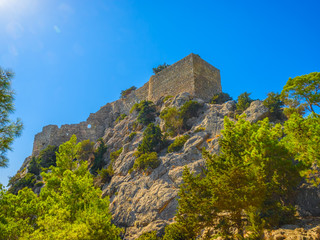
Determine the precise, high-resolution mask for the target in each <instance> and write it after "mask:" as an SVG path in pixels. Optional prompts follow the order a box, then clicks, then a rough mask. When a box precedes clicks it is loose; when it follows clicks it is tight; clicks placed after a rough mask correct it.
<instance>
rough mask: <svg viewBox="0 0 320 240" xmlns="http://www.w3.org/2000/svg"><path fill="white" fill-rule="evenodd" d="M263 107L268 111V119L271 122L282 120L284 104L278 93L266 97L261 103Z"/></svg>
mask: <svg viewBox="0 0 320 240" xmlns="http://www.w3.org/2000/svg"><path fill="white" fill-rule="evenodd" d="M263 105H264V106H266V107H267V108H268V109H269V112H270V113H269V115H268V117H269V119H270V120H271V121H273V120H276V119H281V118H283V111H282V107H283V106H284V103H283V102H282V101H281V99H280V94H279V93H274V92H270V93H268V97H267V98H266V99H265V100H264V101H263Z"/></svg>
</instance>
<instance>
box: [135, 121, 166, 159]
mask: <svg viewBox="0 0 320 240" xmlns="http://www.w3.org/2000/svg"><path fill="white" fill-rule="evenodd" d="M161 145H162V133H161V130H160V128H159V126H157V125H155V124H154V123H150V124H149V125H148V127H147V128H146V129H145V130H144V132H143V139H142V143H141V144H139V146H138V155H141V154H144V153H150V152H156V151H157V150H159V149H160V148H161Z"/></svg>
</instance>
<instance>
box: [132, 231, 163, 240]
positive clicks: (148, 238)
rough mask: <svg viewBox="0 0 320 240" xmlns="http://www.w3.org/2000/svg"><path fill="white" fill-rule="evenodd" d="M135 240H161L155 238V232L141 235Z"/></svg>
mask: <svg viewBox="0 0 320 240" xmlns="http://www.w3.org/2000/svg"><path fill="white" fill-rule="evenodd" d="M137 240H161V238H159V237H157V231H152V232H147V233H143V234H142V235H140V237H138V238H137Z"/></svg>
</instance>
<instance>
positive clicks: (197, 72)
mask: <svg viewBox="0 0 320 240" xmlns="http://www.w3.org/2000/svg"><path fill="white" fill-rule="evenodd" d="M193 74H194V78H195V80H194V88H195V93H194V95H195V96H196V97H199V98H201V99H203V100H205V101H209V100H210V99H211V98H212V96H213V95H214V94H217V93H220V92H222V88H221V79H220V71H219V69H217V68H215V67H214V66H212V65H211V64H209V63H207V62H206V61H204V60H202V59H201V58H200V57H199V56H197V55H195V56H194V57H193Z"/></svg>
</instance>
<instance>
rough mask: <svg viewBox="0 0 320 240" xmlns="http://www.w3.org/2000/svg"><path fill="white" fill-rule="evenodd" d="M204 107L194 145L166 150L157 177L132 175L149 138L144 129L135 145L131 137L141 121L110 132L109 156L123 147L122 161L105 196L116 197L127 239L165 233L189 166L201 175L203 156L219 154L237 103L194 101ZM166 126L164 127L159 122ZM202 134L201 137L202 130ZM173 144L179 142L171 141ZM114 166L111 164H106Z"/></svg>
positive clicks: (116, 216)
mask: <svg viewBox="0 0 320 240" xmlns="http://www.w3.org/2000/svg"><path fill="white" fill-rule="evenodd" d="M191 98H192V96H191V95H190V94H189V93H182V94H179V95H177V96H176V97H174V98H172V99H170V100H168V101H166V102H165V103H163V104H162V103H161V106H158V107H160V108H161V109H164V108H165V107H173V106H175V107H178V108H179V107H181V106H182V105H183V104H184V103H185V102H186V101H188V100H190V99H191ZM193 100H195V101H198V102H199V103H201V104H202V108H201V109H200V110H199V116H198V117H197V118H194V119H190V120H191V124H192V128H191V130H190V131H188V132H187V133H186V134H189V135H190V138H189V139H188V141H187V142H186V143H185V144H184V146H183V148H182V149H181V150H180V151H179V152H175V153H167V152H166V149H164V150H163V151H162V152H160V153H159V159H160V161H161V163H160V165H159V167H157V168H156V169H154V170H153V171H149V172H145V173H141V172H135V171H133V172H131V173H130V172H129V170H130V169H131V168H132V166H133V164H134V161H135V159H136V157H135V155H134V152H135V151H136V150H137V147H138V145H139V143H140V142H141V141H142V138H143V130H144V128H143V129H140V131H137V132H136V135H135V137H134V138H133V139H132V141H131V142H129V140H128V135H129V134H130V133H131V132H132V131H134V130H133V125H134V122H135V120H136V115H134V114H130V115H129V116H128V117H126V118H125V119H124V120H122V121H121V122H120V123H118V124H116V125H115V126H113V127H109V128H107V129H106V131H105V134H104V136H103V139H104V141H105V142H106V144H107V146H108V147H109V148H108V149H109V153H110V152H113V151H116V150H118V149H119V148H121V147H123V151H122V153H121V154H120V156H119V157H118V158H117V159H116V160H115V161H114V162H113V169H114V171H115V175H114V177H112V179H111V181H110V183H106V184H105V185H104V186H103V194H104V196H109V197H110V210H111V212H112V215H113V220H114V222H115V224H117V225H118V226H121V227H123V228H125V239H136V238H137V237H138V236H139V235H141V234H142V233H144V232H149V231H153V230H157V231H160V232H161V231H163V230H164V227H165V226H166V225H167V224H170V223H172V222H173V221H174V215H175V213H176V210H177V206H178V202H177V196H178V191H179V185H180V184H181V183H182V172H183V169H184V168H185V167H186V166H187V167H188V168H189V169H191V171H194V172H200V171H201V169H202V168H204V167H205V162H204V160H203V159H202V154H201V150H202V148H203V147H205V148H206V149H208V150H209V151H210V152H216V151H217V150H218V144H217V142H218V138H219V136H220V135H219V134H220V131H221V129H223V119H224V117H225V116H234V110H235V102H234V101H229V102H226V103H224V104H221V105H213V104H207V103H204V102H203V101H202V100H201V99H193ZM255 106H256V107H260V104H252V106H251V107H250V110H249V111H248V112H247V114H248V115H250V116H251V119H253V116H256V117H259V116H261V115H262V114H264V113H260V112H259V111H258V110H257V109H256V108H255ZM156 123H157V124H159V125H160V126H161V125H163V122H162V121H161V119H160V118H157V119H156ZM197 129H201V131H199V130H197ZM171 141H173V139H172V140H171ZM106 162H107V163H108V162H110V159H106Z"/></svg>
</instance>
